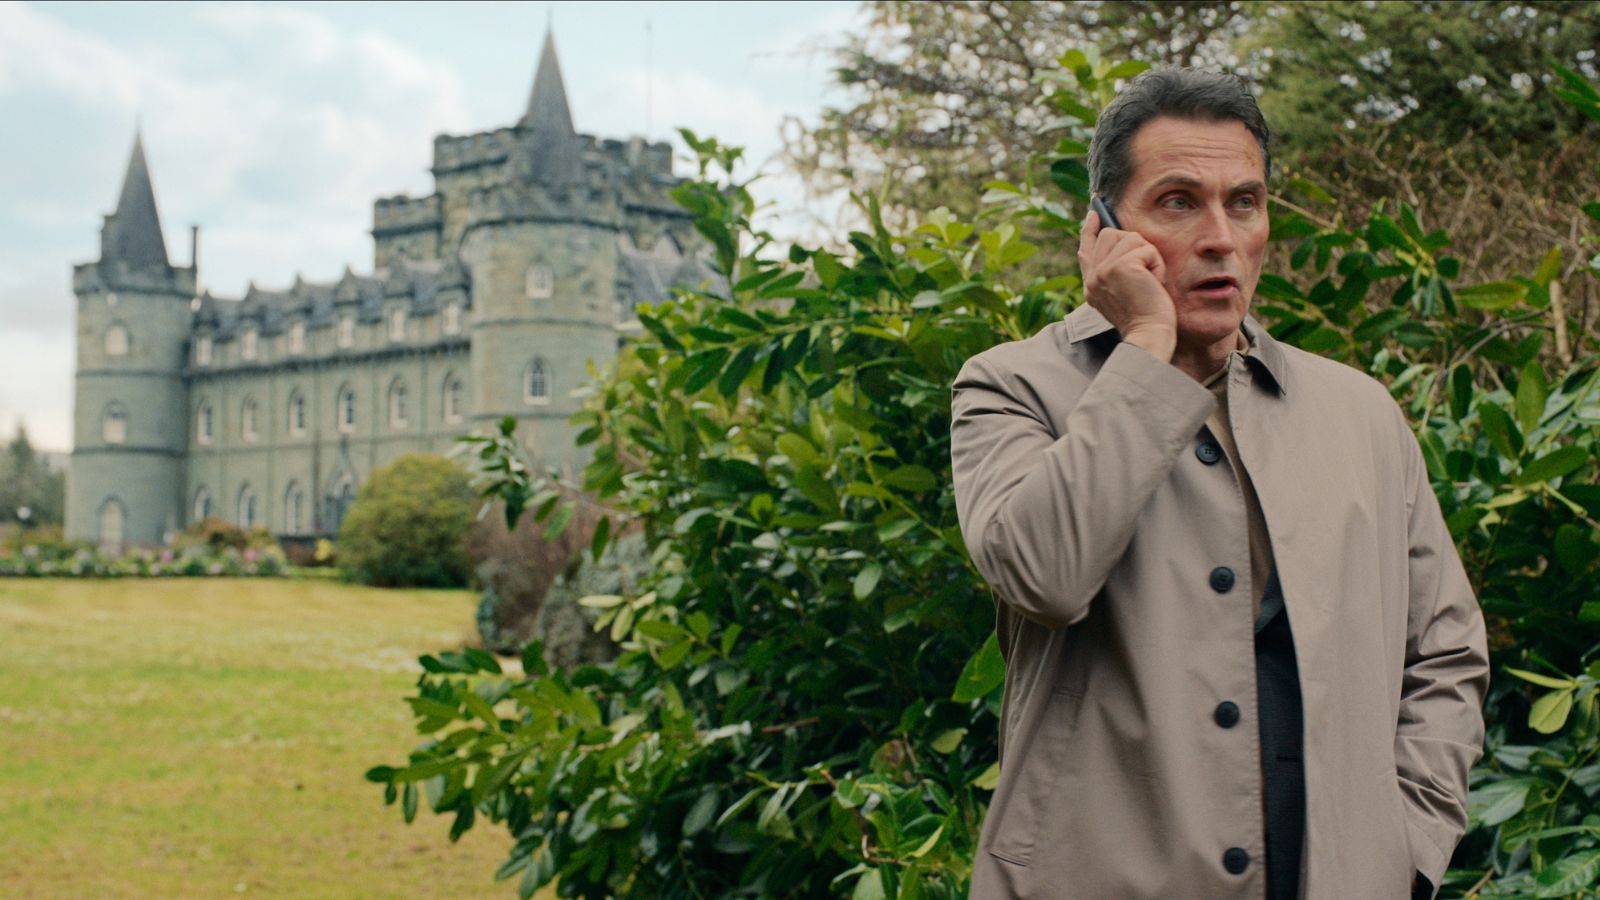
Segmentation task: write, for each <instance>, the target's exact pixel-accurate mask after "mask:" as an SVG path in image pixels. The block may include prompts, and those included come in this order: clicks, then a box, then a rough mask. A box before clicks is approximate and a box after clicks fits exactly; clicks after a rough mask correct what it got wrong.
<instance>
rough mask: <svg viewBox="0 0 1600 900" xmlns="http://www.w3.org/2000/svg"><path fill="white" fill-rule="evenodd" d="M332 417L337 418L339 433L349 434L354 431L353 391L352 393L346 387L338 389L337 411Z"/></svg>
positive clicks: (354, 405) (354, 393) (354, 408)
mask: <svg viewBox="0 0 1600 900" xmlns="http://www.w3.org/2000/svg"><path fill="white" fill-rule="evenodd" d="M334 416H335V417H336V418H337V422H336V424H337V425H338V426H339V430H340V431H341V432H344V433H345V434H349V433H350V432H352V431H355V430H356V392H355V391H352V390H351V389H350V388H348V387H345V388H340V389H339V403H338V409H337V410H335V412H334Z"/></svg>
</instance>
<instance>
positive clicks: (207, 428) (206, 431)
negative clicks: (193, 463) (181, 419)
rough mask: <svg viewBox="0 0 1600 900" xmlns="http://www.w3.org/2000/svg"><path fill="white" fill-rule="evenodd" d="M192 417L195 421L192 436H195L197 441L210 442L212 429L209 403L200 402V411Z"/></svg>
mask: <svg viewBox="0 0 1600 900" xmlns="http://www.w3.org/2000/svg"><path fill="white" fill-rule="evenodd" d="M194 419H195V422H194V437H195V440H197V441H199V442H200V443H202V444H209V443H211V435H212V429H211V426H212V416H211V404H209V403H202V404H200V411H199V412H198V413H196V414H195V417H194Z"/></svg>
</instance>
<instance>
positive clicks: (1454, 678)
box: [952, 69, 1488, 900]
mask: <svg viewBox="0 0 1600 900" xmlns="http://www.w3.org/2000/svg"><path fill="white" fill-rule="evenodd" d="M1267 147H1268V130H1267V126H1266V123H1265V121H1264V120H1263V118H1262V116H1261V113H1260V111H1259V109H1258V108H1257V107H1256V104H1255V101H1254V99H1253V98H1252V97H1251V95H1250V93H1249V91H1248V90H1247V89H1246V87H1245V86H1244V85H1243V84H1242V83H1240V82H1239V81H1238V79H1235V78H1232V77H1231V76H1223V75H1215V74H1208V73H1204V72H1198V71H1191V70H1170V69H1169V70H1152V71H1150V72H1147V73H1145V74H1144V75H1142V76H1140V77H1139V78H1138V79H1136V80H1134V81H1133V82H1132V83H1131V84H1130V85H1129V86H1127V87H1126V88H1125V90H1124V91H1123V92H1122V93H1121V94H1120V95H1119V96H1118V97H1117V98H1116V100H1114V101H1113V102H1112V103H1111V104H1110V105H1109V106H1108V107H1107V108H1106V110H1105V111H1104V113H1103V114H1102V115H1101V117H1100V121H1099V123H1098V126H1097V128H1096V131H1095V136H1094V141H1093V145H1092V147H1091V150H1090V179H1091V182H1092V187H1093V189H1094V190H1095V191H1096V193H1097V194H1098V195H1099V196H1100V197H1102V198H1103V199H1104V200H1105V201H1107V202H1108V203H1109V204H1110V206H1111V208H1112V210H1113V211H1114V213H1115V216H1116V218H1117V219H1118V220H1119V221H1120V227H1118V228H1111V227H1107V224H1106V223H1104V222H1101V221H1099V216H1098V215H1096V214H1094V213H1091V214H1090V215H1089V217H1088V219H1087V220H1086V221H1085V223H1084V227H1083V232H1082V240H1081V244H1080V247H1079V261H1080V264H1081V266H1082V270H1083V280H1084V288H1085V295H1086V298H1087V303H1086V304H1085V305H1084V306H1082V307H1080V308H1079V309H1077V310H1075V311H1074V312H1073V313H1071V314H1070V315H1068V316H1067V317H1066V318H1065V319H1064V320H1063V321H1060V322H1056V323H1054V324H1052V325H1050V326H1048V327H1046V328H1045V329H1044V330H1043V331H1041V332H1040V333H1039V334H1037V335H1035V336H1034V337H1032V338H1029V339H1027V340H1022V341H1015V342H1012V343H1008V344H1003V345H1001V346H998V347H995V348H993V349H991V350H988V351H986V352H984V353H981V354H979V355H977V356H976V357H974V358H972V359H971V360H969V361H968V363H967V364H966V366H965V367H964V368H963V369H962V371H961V373H960V375H959V376H958V377H957V379H956V383H955V385H954V401H953V403H954V408H953V420H952V422H953V424H952V458H953V462H954V478H955V493H956V502H957V508H958V510H959V513H960V518H961V527H962V532H963V534H964V536H965V538H966V542H967V546H968V548H969V550H970V551H971V553H972V556H973V559H974V560H975V561H976V563H977V565H978V568H979V570H980V571H981V572H982V573H983V575H984V577H985V578H986V579H987V580H988V582H989V584H990V586H991V587H992V589H993V592H994V597H995V601H996V610H997V615H996V620H997V621H996V626H995V627H996V631H997V634H998V638H999V642H1000V647H1001V650H1002V652H1003V653H1004V655H1005V659H1006V687H1005V702H1004V706H1003V712H1002V717H1001V765H1000V782H999V785H998V786H997V788H996V790H995V794H994V799H993V803H992V805H991V807H990V810H989V815H988V819H987V820H986V821H985V823H984V828H983V834H982V839H981V845H980V849H979V851H978V854H977V859H976V860H975V862H974V872H973V881H972V896H973V897H974V898H980V900H991V898H995V900H998V898H1007V900H1009V898H1094V900H1101V898H1119V900H1120V898H1132V897H1183V898H1187V897H1196V898H1213V897H1219V898H1220V897H1252V898H1259V897H1268V898H1272V900H1294V898H1296V897H1302V896H1303V897H1309V898H1313V900H1320V898H1334V897H1338V898H1360V900H1373V898H1404V897H1407V896H1411V895H1413V892H1415V895H1416V896H1431V895H1432V893H1433V891H1434V889H1435V886H1437V885H1438V884H1439V882H1440V880H1441V877H1442V876H1443V874H1444V871H1445V868H1446V866H1447V865H1448V862H1449V859H1450V854H1451V852H1452V851H1453V849H1454V847H1455V844H1456V842H1457V841H1458V840H1459V839H1460V837H1461V834H1462V831H1463V829H1464V827H1465V823H1466V813H1465V807H1466V794H1467V784H1466V781H1467V771H1468V769H1469V768H1470V767H1471V765H1472V763H1473V762H1474V761H1475V760H1476V759H1477V758H1478V755H1479V753H1480V752H1481V751H1480V747H1481V744H1482V739H1483V720H1482V713H1481V710H1480V708H1481V703H1482V699H1483V694H1484V691H1485V689H1486V687H1487V682H1488V663H1487V652H1486V650H1485V646H1484V632H1483V618H1482V614H1481V613H1480V611H1479V609H1478V605H1477V601H1476V600H1475V598H1474V597H1473V595H1472V591H1471V587H1470V585H1469V583H1468V581H1467V577H1466V575H1465V573H1464V572H1463V570H1462V567H1461V562H1460V559H1459V558H1458V556H1457V555H1456V552H1455V546H1454V544H1453V543H1452V541H1451V538H1450V534H1449V531H1448V530H1447V529H1446V528H1445V525H1444V523H1443V521H1442V519H1441V516H1440V513H1439V505H1438V502H1437V500H1436V499H1435V497H1434V495H1433V492H1432V489H1431V487H1430V485H1429V481H1428V475H1427V471H1426V469H1425V468H1424V465H1423V462H1422V457H1421V454H1420V452H1419V449H1418V445H1417V443H1416V439H1415V437H1414V436H1413V435H1412V433H1411V430H1410V427H1409V425H1408V424H1407V422H1406V420H1405V417H1404V416H1403V414H1402V413H1401V411H1400V410H1399V408H1398V407H1397V406H1396V405H1395V403H1394V402H1393V401H1392V400H1391V399H1390V397H1389V394H1388V392H1387V391H1386V390H1385V389H1384V387H1383V386H1382V385H1380V384H1379V383H1377V382H1376V381H1373V380H1372V379H1370V378H1368V377H1367V376H1365V375H1364V374H1362V373H1360V372H1358V371H1356V370H1354V369H1351V368H1348V367H1346V366H1344V365H1341V364H1339V363H1335V362H1331V361H1328V360H1324V359H1321V358H1319V357H1316V356H1314V355H1311V354H1308V353H1305V352H1302V351H1300V350H1297V349H1295V348H1292V347H1288V346H1285V345H1282V344H1279V343H1277V342H1276V341H1274V340H1273V339H1272V337H1271V336H1270V335H1268V334H1267V332H1266V331H1265V330H1264V329H1263V328H1262V327H1261V326H1260V325H1259V324H1257V323H1256V321H1255V320H1254V319H1252V318H1249V317H1248V316H1247V312H1248V310H1249V306H1250V301H1251V299H1252V298H1253V296H1254V293H1255V288H1256V283H1257V280H1258V278H1259V276H1260V272H1261V262H1262V257H1263V255H1264V253H1265V248H1266V242H1267V232H1268V222H1267V211H1266V199H1267V188H1266V182H1267V176H1268V172H1269V167H1270V162H1269V156H1268V153H1267Z"/></svg>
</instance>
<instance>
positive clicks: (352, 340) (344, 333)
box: [339, 316, 356, 347]
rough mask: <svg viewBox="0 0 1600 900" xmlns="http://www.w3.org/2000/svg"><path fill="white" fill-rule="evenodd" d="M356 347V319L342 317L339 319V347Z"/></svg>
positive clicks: (353, 317)
mask: <svg viewBox="0 0 1600 900" xmlns="http://www.w3.org/2000/svg"><path fill="white" fill-rule="evenodd" d="M355 345H356V317H355V316H341V317H340V318H339V346H341V347H354V346H355Z"/></svg>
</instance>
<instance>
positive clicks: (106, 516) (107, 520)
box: [100, 497, 128, 547]
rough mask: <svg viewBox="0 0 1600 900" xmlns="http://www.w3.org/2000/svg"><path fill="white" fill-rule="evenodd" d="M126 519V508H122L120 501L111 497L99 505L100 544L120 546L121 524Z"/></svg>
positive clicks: (124, 522)
mask: <svg viewBox="0 0 1600 900" xmlns="http://www.w3.org/2000/svg"><path fill="white" fill-rule="evenodd" d="M127 519H128V513H127V510H125V509H123V508H122V501H121V500H118V499H116V498H115V497H112V498H110V499H108V500H106V502H105V505H103V506H101V507H100V546H102V547H120V546H122V538H123V534H122V532H123V526H124V524H126V522H127Z"/></svg>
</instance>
